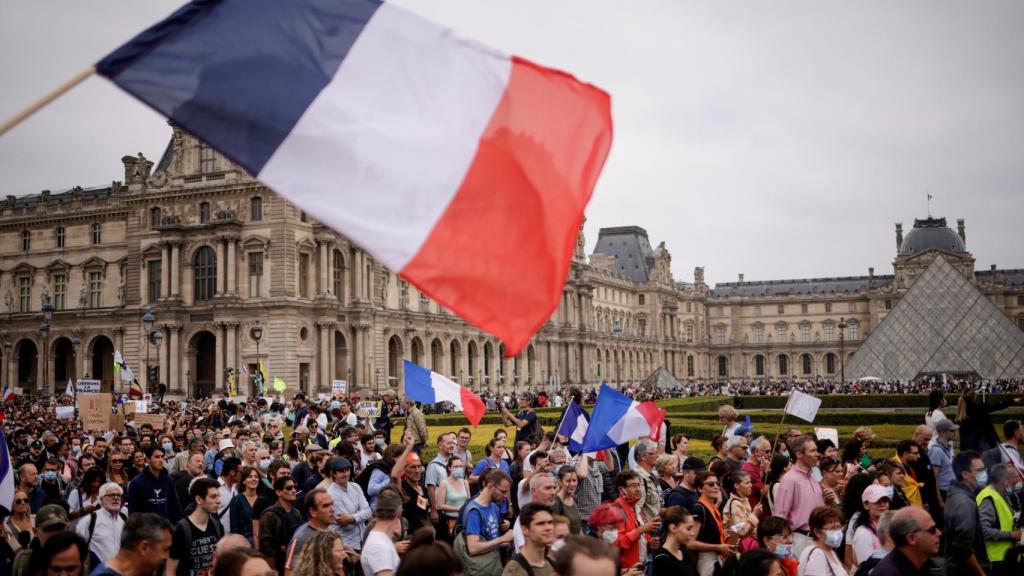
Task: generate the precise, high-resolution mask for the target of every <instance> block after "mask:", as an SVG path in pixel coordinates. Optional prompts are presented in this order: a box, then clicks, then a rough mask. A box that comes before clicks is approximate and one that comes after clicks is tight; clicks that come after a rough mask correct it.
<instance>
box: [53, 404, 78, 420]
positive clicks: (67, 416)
mask: <svg viewBox="0 0 1024 576" xmlns="http://www.w3.org/2000/svg"><path fill="white" fill-rule="evenodd" d="M74 417H75V407H74V406H57V420H71V419H72V418H74Z"/></svg>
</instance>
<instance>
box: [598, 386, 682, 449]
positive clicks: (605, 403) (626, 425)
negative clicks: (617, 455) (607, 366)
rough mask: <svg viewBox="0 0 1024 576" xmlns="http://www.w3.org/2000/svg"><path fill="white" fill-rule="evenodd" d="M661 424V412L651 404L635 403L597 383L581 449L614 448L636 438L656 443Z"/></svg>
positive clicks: (662, 415) (655, 405)
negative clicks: (598, 386)
mask: <svg viewBox="0 0 1024 576" xmlns="http://www.w3.org/2000/svg"><path fill="white" fill-rule="evenodd" d="M664 421H665V411H664V410H663V409H661V408H659V407H658V405H657V404H655V403H654V402H637V401H636V400H633V399H632V398H630V397H629V396H625V395H623V394H620V393H619V392H617V391H615V390H614V389H612V388H611V387H610V386H608V385H607V384H601V391H600V393H598V395H597V404H595V405H594V411H593V412H592V413H591V416H590V426H589V427H588V428H587V434H586V436H585V437H584V438H583V446H582V450H583V451H584V452H596V451H598V450H604V449H606V448H614V447H616V446H618V445H619V444H625V443H627V442H629V441H630V440H633V439H635V438H640V437H647V438H651V439H653V440H657V439H658V436H659V434H660V433H661V424H662V422H664Z"/></svg>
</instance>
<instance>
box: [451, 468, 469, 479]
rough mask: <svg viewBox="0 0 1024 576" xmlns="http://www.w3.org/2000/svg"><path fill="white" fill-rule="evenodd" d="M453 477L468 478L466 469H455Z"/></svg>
mask: <svg viewBox="0 0 1024 576" xmlns="http://www.w3.org/2000/svg"><path fill="white" fill-rule="evenodd" d="M452 476H454V477H455V478H465V477H466V469H465V468H455V469H453V470H452Z"/></svg>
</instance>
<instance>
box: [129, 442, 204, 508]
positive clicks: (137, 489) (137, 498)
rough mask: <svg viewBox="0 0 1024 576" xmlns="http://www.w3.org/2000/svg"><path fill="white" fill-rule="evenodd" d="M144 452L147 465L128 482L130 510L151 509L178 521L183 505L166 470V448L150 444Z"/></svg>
mask: <svg viewBox="0 0 1024 576" xmlns="http://www.w3.org/2000/svg"><path fill="white" fill-rule="evenodd" d="M144 454H145V456H146V468H145V469H144V470H143V471H142V472H141V473H139V474H138V475H137V476H135V478H133V479H132V481H131V482H130V483H129V484H128V490H127V494H128V502H127V505H128V513H129V514H137V513H139V512H148V513H151V514H156V515H158V516H163V517H164V518H167V519H168V520H170V521H171V522H177V521H178V520H180V519H181V505H180V504H179V503H178V495H177V492H175V490H174V482H173V481H172V480H171V475H170V474H168V473H167V470H164V449H163V448H161V447H160V446H157V445H155V444H150V445H149V446H147V447H146V449H145V451H144ZM190 494H191V493H190Z"/></svg>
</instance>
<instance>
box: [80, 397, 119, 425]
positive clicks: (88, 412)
mask: <svg viewBox="0 0 1024 576" xmlns="http://www.w3.org/2000/svg"><path fill="white" fill-rule="evenodd" d="M112 401H113V395H111V394H107V393H101V394H79V395H78V415H79V418H80V419H81V420H82V428H84V429H85V430H94V431H97V430H106V429H107V426H108V425H109V424H110V403H111V402H112Z"/></svg>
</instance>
